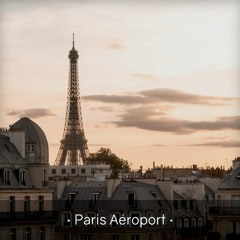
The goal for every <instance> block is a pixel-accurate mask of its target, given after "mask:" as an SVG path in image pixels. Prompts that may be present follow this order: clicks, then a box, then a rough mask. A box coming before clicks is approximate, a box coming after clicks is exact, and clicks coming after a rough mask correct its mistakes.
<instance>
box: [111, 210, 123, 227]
mask: <svg viewBox="0 0 240 240" xmlns="http://www.w3.org/2000/svg"><path fill="white" fill-rule="evenodd" d="M113 216H115V218H114V219H117V222H118V221H119V218H120V217H121V213H120V212H113V213H112V216H111V218H112V217H113ZM117 222H115V221H113V222H112V224H111V227H121V225H120V224H119V225H118V224H117Z"/></svg>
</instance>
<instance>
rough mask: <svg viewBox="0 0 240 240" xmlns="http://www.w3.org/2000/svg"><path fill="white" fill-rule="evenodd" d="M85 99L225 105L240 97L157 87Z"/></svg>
mask: <svg viewBox="0 0 240 240" xmlns="http://www.w3.org/2000/svg"><path fill="white" fill-rule="evenodd" d="M83 98H84V99H85V100H89V101H98V102H103V103H118V104H127V105H136V104H154V103H156V104H157V103H159V102H169V103H175V104H192V105H208V106H223V105H230V104H232V103H233V102H236V101H240V99H239V98H227V97H212V96H204V95H199V94H194V93H188V92H185V91H182V90H178V89H170V88H156V89H150V90H145V91H141V92H137V93H132V94H131V95H130V94H127V95H88V96H84V97H83Z"/></svg>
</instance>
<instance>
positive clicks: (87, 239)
mask: <svg viewBox="0 0 240 240" xmlns="http://www.w3.org/2000/svg"><path fill="white" fill-rule="evenodd" d="M80 240H93V235H92V234H81V236H80Z"/></svg>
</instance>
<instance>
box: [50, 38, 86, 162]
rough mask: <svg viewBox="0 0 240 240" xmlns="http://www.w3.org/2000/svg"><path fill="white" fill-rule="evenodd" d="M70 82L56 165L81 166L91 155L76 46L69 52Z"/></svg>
mask: <svg viewBox="0 0 240 240" xmlns="http://www.w3.org/2000/svg"><path fill="white" fill-rule="evenodd" d="M68 57H69V60H70V67H69V81H68V98H67V109H66V118H65V126H64V131H63V137H62V140H61V144H60V148H59V151H58V154H57V158H56V160H55V163H54V164H55V165H81V164H84V163H85V161H86V158H87V156H88V155H89V151H88V146H87V139H86V138H85V134H84V129H83V121H82V111H81V101H80V91H79V79H78V66H77V60H78V52H77V50H75V46H74V35H73V47H72V49H71V50H70V52H69V55H68Z"/></svg>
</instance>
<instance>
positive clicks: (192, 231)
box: [176, 226, 208, 236]
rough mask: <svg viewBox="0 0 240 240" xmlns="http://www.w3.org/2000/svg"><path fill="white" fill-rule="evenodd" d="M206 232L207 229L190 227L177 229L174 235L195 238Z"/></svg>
mask: <svg viewBox="0 0 240 240" xmlns="http://www.w3.org/2000/svg"><path fill="white" fill-rule="evenodd" d="M207 231H208V227H206V226H204V227H195V228H193V227H191V228H177V230H176V233H177V234H178V235H186V236H197V235H202V234H206V233H207Z"/></svg>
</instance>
